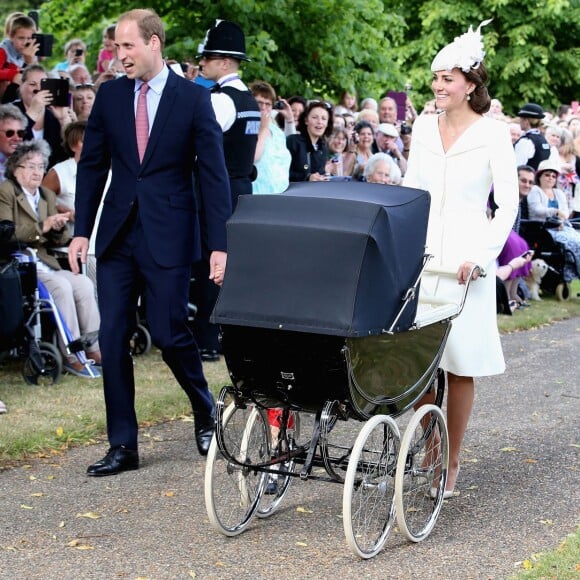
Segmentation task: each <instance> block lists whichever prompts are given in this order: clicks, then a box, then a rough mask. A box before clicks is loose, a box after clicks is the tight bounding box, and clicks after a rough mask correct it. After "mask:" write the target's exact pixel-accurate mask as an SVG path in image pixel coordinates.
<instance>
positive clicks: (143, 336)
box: [129, 324, 151, 356]
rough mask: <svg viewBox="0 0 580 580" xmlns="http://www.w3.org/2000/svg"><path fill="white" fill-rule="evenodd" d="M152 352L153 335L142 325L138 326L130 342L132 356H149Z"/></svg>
mask: <svg viewBox="0 0 580 580" xmlns="http://www.w3.org/2000/svg"><path fill="white" fill-rule="evenodd" d="M150 350H151V334H150V333H149V330H148V329H147V328H146V327H145V326H143V325H142V324H138V325H137V326H136V328H135V331H134V332H133V334H132V336H131V338H130V340H129V351H130V352H131V355H132V356H138V355H141V354H147V353H148V352H149V351H150Z"/></svg>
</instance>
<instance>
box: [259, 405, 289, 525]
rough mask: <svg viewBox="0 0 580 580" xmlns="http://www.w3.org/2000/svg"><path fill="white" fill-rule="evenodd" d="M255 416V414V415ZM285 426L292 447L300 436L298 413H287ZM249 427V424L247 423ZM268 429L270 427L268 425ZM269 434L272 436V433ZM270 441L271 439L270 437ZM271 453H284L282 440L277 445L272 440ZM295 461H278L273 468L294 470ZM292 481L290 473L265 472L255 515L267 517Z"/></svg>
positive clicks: (277, 504)
mask: <svg viewBox="0 0 580 580" xmlns="http://www.w3.org/2000/svg"><path fill="white" fill-rule="evenodd" d="M256 416H257V415H256ZM287 424H288V425H287V426H286V432H287V436H288V443H289V445H290V448H291V449H292V448H293V447H294V445H295V442H296V441H297V440H298V439H299V437H300V415H299V414H298V413H296V412H295V411H290V413H289V415H288V420H287ZM254 426H255V422H254V423H253V424H252V426H251V427H252V428H253V427H254ZM248 427H250V425H248ZM269 428H270V430H271V427H270V426H269ZM270 436H271V437H273V435H272V433H270ZM271 441H272V439H271ZM270 449H271V453H272V456H275V455H276V454H277V453H284V452H285V451H286V449H285V445H284V444H283V443H282V442H278V444H277V445H274V441H272V443H271V446H270ZM294 465H295V461H294V460H290V461H285V462H284V463H280V464H278V465H274V466H273V469H274V470H277V469H280V470H283V471H287V472H292V471H294ZM291 482H292V476H291V475H276V474H271V473H269V474H267V478H266V487H265V489H264V495H262V500H261V501H260V505H259V506H258V511H257V512H256V515H257V516H258V517H259V518H267V517H269V516H271V515H272V514H273V513H274V512H275V511H276V509H277V508H278V506H279V505H280V503H281V502H282V500H283V499H284V496H285V495H286V493H287V492H288V488H289V487H290V483H291Z"/></svg>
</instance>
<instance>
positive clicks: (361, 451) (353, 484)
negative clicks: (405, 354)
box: [342, 415, 400, 559]
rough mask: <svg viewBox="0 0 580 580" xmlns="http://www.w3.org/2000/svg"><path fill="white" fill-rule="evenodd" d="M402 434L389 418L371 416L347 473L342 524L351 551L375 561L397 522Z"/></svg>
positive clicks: (359, 437) (355, 446) (355, 448)
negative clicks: (395, 478) (397, 493)
mask: <svg viewBox="0 0 580 580" xmlns="http://www.w3.org/2000/svg"><path fill="white" fill-rule="evenodd" d="M399 442H400V433H399V428H398V427H397V424H396V423H395V421H394V419H392V418H391V417H388V416H387V415H375V416H374V417H371V418H370V419H369V420H368V421H367V422H366V423H365V425H364V427H363V428H362V429H361V432H360V433H359V435H358V437H357V439H356V441H355V444H354V447H353V449H352V453H351V456H350V460H349V462H348V468H347V470H346V477H345V480H344V491H343V498H342V513H343V525H344V533H345V536H346V541H347V544H348V546H349V547H350V549H351V550H352V551H353V552H354V553H355V554H356V555H358V556H360V557H361V558H365V559H366V558H372V557H373V556H375V555H376V554H377V553H378V552H379V551H380V550H381V549H382V548H383V546H384V545H385V542H386V541H387V537H388V535H389V532H390V531H391V528H392V526H393V522H394V520H395V502H394V499H393V496H394V493H395V485H394V479H393V475H394V473H395V467H396V463H397V455H398V450H399Z"/></svg>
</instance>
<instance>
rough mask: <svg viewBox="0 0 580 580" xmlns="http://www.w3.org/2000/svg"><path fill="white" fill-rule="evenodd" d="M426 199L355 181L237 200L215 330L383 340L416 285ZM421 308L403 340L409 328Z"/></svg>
mask: <svg viewBox="0 0 580 580" xmlns="http://www.w3.org/2000/svg"><path fill="white" fill-rule="evenodd" d="M429 204H430V196H429V194H428V193H427V192H425V191H422V190H418V189H411V188H405V187H396V186H382V185H377V184H367V183H359V182H348V183H347V182H344V183H343V182H328V183H326V182H325V183H300V184H292V185H291V186H290V188H289V189H288V190H287V191H286V192H285V193H284V194H282V195H261V196H257V195H253V196H250V195H248V196H240V198H239V201H238V206H237V208H236V211H235V212H234V214H233V215H232V217H231V219H230V220H229V222H228V226H227V228H228V261H227V268H226V275H225V279H224V284H223V286H222V289H221V292H220V295H219V298H218V301H217V304H216V307H215V309H214V313H213V316H212V321H213V322H215V323H219V324H232V325H239V326H250V327H259V328H271V329H283V330H292V331H298V332H309V333H318V334H328V335H338V336H345V337H357V336H368V335H373V334H379V333H380V332H381V331H383V329H385V328H386V327H389V326H390V324H391V323H392V321H393V320H394V318H395V316H396V314H397V313H398V311H399V309H400V308H401V306H402V304H403V302H402V300H403V298H404V296H405V294H406V292H407V289H408V288H410V287H411V286H413V284H414V282H415V280H416V279H417V277H418V275H419V273H420V271H421V267H422V260H423V254H424V250H425V240H426V233H427V220H428V215H429ZM415 312H416V300H415V301H414V302H413V303H412V304H410V305H409V306H408V307H407V308H406V309H405V311H404V314H403V316H402V317H401V318H400V320H399V322H398V325H397V329H396V330H397V331H401V330H406V329H408V328H409V326H410V325H411V324H412V323H413V320H414V318H415Z"/></svg>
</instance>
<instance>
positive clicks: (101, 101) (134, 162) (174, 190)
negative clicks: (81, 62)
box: [75, 70, 232, 267]
mask: <svg viewBox="0 0 580 580" xmlns="http://www.w3.org/2000/svg"><path fill="white" fill-rule="evenodd" d="M134 97H135V81H134V80H131V79H128V78H127V77H121V78H120V79H117V80H113V81H108V82H106V83H104V84H102V85H101V87H100V88H99V91H98V93H97V97H96V99H95V104H94V106H93V109H92V112H91V115H90V117H89V120H88V124H87V130H86V134H85V138H84V143H83V151H82V155H81V159H80V162H79V166H78V172H77V185H76V199H75V212H76V213H75V235H76V236H82V237H87V238H88V237H90V235H91V232H92V229H93V226H94V222H95V217H96V215H97V210H98V208H99V203H100V201H101V197H102V193H103V189H104V187H105V182H106V180H107V175H108V171H109V168H110V167H111V169H112V179H111V184H110V187H109V189H108V191H107V192H106V195H105V199H104V204H103V212H102V214H101V218H100V222H99V227H98V231H97V238H96V246H95V251H96V255H97V257H101V256H102V255H103V254H104V253H105V252H106V250H107V248H109V246H110V245H111V243H112V242H113V240H114V239H115V236H116V235H117V234H118V232H119V230H120V229H121V228H122V226H123V224H124V223H125V222H126V220H127V218H128V216H129V214H130V213H131V210H132V208H133V206H134V204H135V202H137V204H138V211H139V217H140V219H141V223H142V225H143V230H144V234H145V238H146V240H147V243H148V246H149V250H150V251H151V254H152V255H153V259H154V260H155V262H156V263H157V264H158V265H160V266H163V267H175V266H183V265H186V264H191V263H192V262H194V261H195V260H198V259H199V258H200V256H201V249H200V235H199V233H200V228H199V223H198V215H199V214H198V211H197V210H198V208H197V207H196V203H195V195H194V186H193V177H192V175H193V169H194V165H195V164H197V176H198V177H197V181H198V184H197V187H198V190H199V194H200V196H201V199H202V203H203V206H204V215H205V220H206V226H207V228H206V229H207V236H208V245H209V250H210V251H213V250H222V251H225V250H226V226H225V224H226V220H227V219H228V218H229V217H230V214H231V211H232V210H231V195H230V187H229V181H228V174H227V170H226V166H225V161H224V154H223V137H222V131H221V128H220V126H219V124H218V123H217V121H216V119H215V114H214V112H213V108H212V105H211V100H210V93H209V91H208V90H207V89H205V88H203V87H200V86H198V85H196V84H194V83H192V82H190V81H187V80H185V79H183V78H181V77H179V76H178V75H176V74H175V73H174V72H173V71H171V70H170V71H169V77H168V79H167V84H166V85H165V89H164V90H163V95H162V97H161V100H160V103H159V108H158V110H157V114H156V116H155V120H154V123H153V126H152V127H151V130H150V136H149V141H148V144H147V150H146V151H145V156H144V158H143V162H142V163H140V162H139V154H138V152H137V138H136V134H135V108H134Z"/></svg>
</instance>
